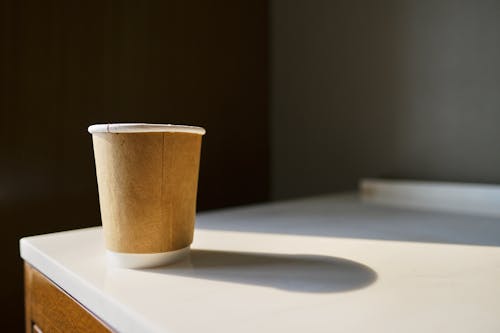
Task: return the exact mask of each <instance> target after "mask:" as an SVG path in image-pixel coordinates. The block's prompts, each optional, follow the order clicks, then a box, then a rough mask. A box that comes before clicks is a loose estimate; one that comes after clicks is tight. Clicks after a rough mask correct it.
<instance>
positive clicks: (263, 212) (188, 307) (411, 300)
mask: <svg viewBox="0 0 500 333" xmlns="http://www.w3.org/2000/svg"><path fill="white" fill-rule="evenodd" d="M21 255H22V257H23V258H24V259H25V260H26V261H27V262H29V263H30V264H31V265H33V266H34V267H35V268H37V269H38V270H40V271H41V272H42V273H44V274H45V275H46V276H47V277H49V278H50V279H51V280H52V281H54V282H55V283H56V284H58V285H59V286H60V287H62V288H63V289H64V290H66V291H67V292H68V293H69V294H70V295H72V296H73V297H74V298H75V299H77V300H78V301H79V302H80V303H81V304H83V305H84V306H85V307H86V308H87V309H89V310H90V311H92V312H93V313H95V314H96V315H97V316H98V317H100V318H101V319H102V320H103V321H105V322H106V323H108V324H109V325H110V326H111V327H113V328H114V329H116V330H117V331H119V332H174V333H184V332H221V333H222V332H300V333H303V332H454V333H457V332H500V219H499V218H495V217H484V216H483V217H480V216H476V215H460V214H455V213H446V212H436V211H434V212H433V211H424V210H412V209H401V208H397V207H388V206H380V205H374V204H370V203H366V202H363V201H361V200H360V199H359V198H358V197H357V196H356V195H335V196H323V197H317V198H311V199H305V200H296V201H288V202H281V203H273V204H264V205H257V206H251V207H244V208H236V209H227V210H221V211H216V212H208V213H203V214H199V216H198V219H197V229H196V233H195V241H194V243H193V246H192V253H191V257H190V259H189V260H186V261H184V262H181V263H179V264H176V265H173V266H169V267H161V268H156V269H148V270H127V269H116V268H110V267H107V266H106V263H105V257H104V247H103V240H102V231H101V228H100V227H96V228H90V229H82V230H74V231H68V232H61V233H54V234H48V235H41V236H35V237H28V238H24V239H22V241H21Z"/></svg>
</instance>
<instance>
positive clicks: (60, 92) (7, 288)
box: [0, 0, 269, 331]
mask: <svg viewBox="0 0 500 333" xmlns="http://www.w3.org/2000/svg"><path fill="white" fill-rule="evenodd" d="M0 6H1V7H0V136H1V137H0V139H1V140H0V142H1V143H0V144H1V149H0V151H1V157H0V158H1V163H0V214H1V215H0V220H1V222H2V228H3V231H2V241H1V242H0V244H1V251H2V253H3V254H4V264H3V267H4V271H3V273H2V276H3V277H4V280H5V281H4V282H3V283H2V285H3V286H4V290H3V291H2V297H4V299H3V304H9V305H10V309H12V311H13V312H12V315H9V316H4V322H3V323H2V324H3V327H10V326H12V327H13V329H12V330H11V331H21V329H22V325H23V322H22V284H21V281H22V274H21V272H22V271H21V269H22V266H21V261H20V259H19V254H18V240H19V238H20V237H23V236H28V235H34V234H40V233H47V232H53V231H58V230H67V229H74V228H80V227H86V226H94V225H98V224H100V217H99V209H98V197H97V185H96V180H95V171H94V164H93V163H94V161H93V152H92V145H91V136H90V135H89V134H88V133H87V126H89V125H90V124H94V123H105V122H152V123H174V124H175V123H177V124H192V125H199V126H203V127H205V128H206V130H207V135H206V136H205V137H204V139H203V140H204V142H203V149H202V161H201V172H200V181H199V201H198V208H199V209H200V210H203V209H213V208H218V207H224V206H231V205H239V204H244V203H250V202H257V201H263V200H266V199H267V197H268V182H269V177H268V135H267V132H268V111H267V104H268V96H267V88H268V87H267V68H268V60H267V38H268V37H267V34H268V32H267V3H266V2H265V1H255V0H249V1H229V0H228V1H201V0H200V1H183V0H167V1H93V0H92V1H17V0H16V1H14V0H2V1H1V2H0ZM14 328H15V330H14Z"/></svg>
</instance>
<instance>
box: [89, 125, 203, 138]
mask: <svg viewBox="0 0 500 333" xmlns="http://www.w3.org/2000/svg"><path fill="white" fill-rule="evenodd" d="M88 131H89V133H90V134H93V133H153V132H175V133H192V134H199V135H204V134H205V133H206V131H205V129H204V128H203V127H199V126H188V125H173V124H148V123H112V124H95V125H91V126H89V128H88Z"/></svg>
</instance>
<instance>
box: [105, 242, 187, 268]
mask: <svg viewBox="0 0 500 333" xmlns="http://www.w3.org/2000/svg"><path fill="white" fill-rule="evenodd" d="M189 250H190V246H187V247H185V248H182V249H179V250H175V251H169V252H159V253H121V252H113V251H110V250H106V257H107V261H108V264H109V265H111V266H114V267H120V268H150V267H156V266H162V265H169V264H172V263H174V262H176V261H179V260H181V259H183V258H184V257H186V256H187V255H188V254H189Z"/></svg>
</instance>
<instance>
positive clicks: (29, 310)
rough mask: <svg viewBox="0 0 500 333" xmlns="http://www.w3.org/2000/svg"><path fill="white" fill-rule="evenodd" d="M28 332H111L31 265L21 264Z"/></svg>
mask: <svg viewBox="0 0 500 333" xmlns="http://www.w3.org/2000/svg"><path fill="white" fill-rule="evenodd" d="M24 286H25V311H26V332H27V333H32V332H33V333H39V332H43V333H51V332H56V333H58V332H61V333H64V332H74V333H83V332H95V333H101V332H102V333H104V332H113V330H112V329H111V328H109V327H108V326H107V325H106V324H105V323H103V322H102V321H101V320H99V319H98V318H97V317H96V316H94V315H93V314H92V313H91V312H89V311H88V310H87V309H86V308H84V307H83V306H82V305H81V304H80V303H78V302H77V301H76V300H75V299H73V298H72V297H71V296H70V295H68V294H67V293H66V292H65V291H64V290H62V289H61V288H59V287H58V286H57V285H55V284H54V283H53V282H52V281H50V280H49V279H48V278H47V277H45V276H44V275H43V274H42V273H40V272H39V271H38V270H36V269H35V268H34V267H32V266H31V265H29V264H27V263H25V264H24Z"/></svg>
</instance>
